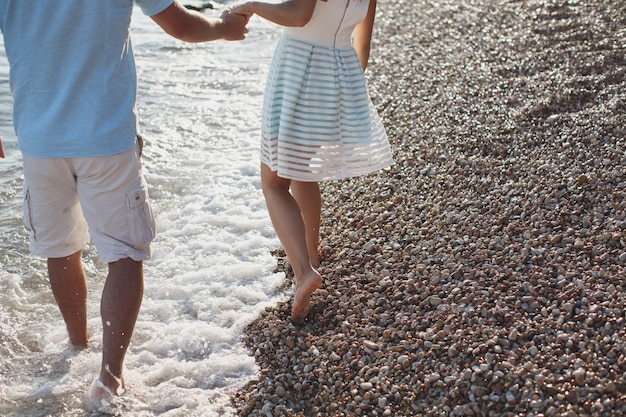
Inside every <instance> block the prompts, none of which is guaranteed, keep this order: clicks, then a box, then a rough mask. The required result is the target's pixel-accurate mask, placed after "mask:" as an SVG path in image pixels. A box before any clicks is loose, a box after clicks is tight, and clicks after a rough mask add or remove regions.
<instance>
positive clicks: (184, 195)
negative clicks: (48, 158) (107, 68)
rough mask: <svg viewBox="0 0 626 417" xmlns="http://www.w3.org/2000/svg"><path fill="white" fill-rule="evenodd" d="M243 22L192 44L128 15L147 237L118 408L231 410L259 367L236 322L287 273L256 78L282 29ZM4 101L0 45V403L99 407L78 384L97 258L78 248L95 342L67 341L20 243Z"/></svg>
mask: <svg viewBox="0 0 626 417" xmlns="http://www.w3.org/2000/svg"><path fill="white" fill-rule="evenodd" d="M206 13H207V14H209V15H212V14H215V15H217V12H215V11H207V12H206ZM249 28H250V34H249V35H248V39H247V40H246V41H244V42H226V41H217V42H212V43H207V44H193V45H192V44H185V43H183V42H180V41H176V40H174V39H172V38H170V37H168V36H167V35H165V34H164V33H162V32H161V31H160V29H159V28H158V27H157V26H156V25H155V24H154V23H153V22H152V21H151V20H150V19H148V18H146V17H145V16H143V15H142V14H141V12H140V11H138V10H135V13H134V15H133V25H132V39H133V48H134V51H135V55H136V61H137V66H138V75H139V101H138V111H139V115H140V130H141V132H142V134H143V135H144V136H145V139H146V147H145V149H144V164H145V168H146V177H147V181H148V184H149V186H150V195H151V197H152V199H153V204H154V208H155V211H156V213H157V222H158V236H157V238H156V240H155V242H154V244H153V259H152V260H150V261H147V262H146V263H145V277H146V283H145V296H144V301H143V305H142V309H141V312H140V316H139V320H138V322H137V326H136V330H135V333H134V335H133V340H132V344H131V346H130V348H129V352H128V355H127V358H126V363H125V369H126V373H125V378H126V383H127V385H128V388H129V391H128V393H127V394H126V395H125V396H124V397H123V399H122V404H121V405H120V406H118V407H117V408H116V409H115V411H114V412H113V411H112V413H113V414H115V415H125V416H205V417H206V416H228V415H234V410H232V409H231V408H230V407H229V405H228V393H229V392H230V391H232V390H234V389H237V388H238V387H240V386H241V385H242V384H245V383H246V382H247V381H248V380H249V379H250V378H252V377H253V376H254V375H255V374H256V373H257V371H258V369H257V368H256V365H255V363H254V360H253V358H252V357H251V356H250V355H248V353H247V351H246V349H245V347H244V346H243V344H242V343H241V341H240V338H241V335H242V333H243V329H244V327H245V326H246V325H247V324H248V323H250V322H251V321H252V320H253V319H254V318H255V317H257V316H258V314H259V312H260V311H262V310H263V309H264V308H265V307H266V306H268V305H274V304H276V302H277V301H279V300H281V299H282V297H284V295H283V294H282V293H281V291H280V286H281V285H282V283H283V281H284V275H283V274H278V273H274V272H273V271H274V268H275V265H276V262H275V260H274V258H273V257H272V255H271V254H270V250H271V249H273V248H276V247H277V246H278V245H279V242H278V239H277V238H276V236H275V233H274V231H273V228H272V227H271V223H270V221H269V217H268V216H267V212H266V209H265V203H264V200H263V196H262V193H261V190H260V183H259V169H258V164H259V162H258V137H259V128H260V111H261V100H262V93H263V85H264V81H265V75H266V70H267V67H268V65H269V58H270V55H271V52H272V49H273V46H274V43H275V40H276V38H277V36H278V33H279V29H278V28H277V27H275V26H273V25H271V24H269V23H267V22H264V21H262V20H260V19H252V21H251V22H250V25H249ZM0 42H1V41H0ZM0 49H1V48H0ZM10 105H11V102H10V94H9V90H8V64H7V62H6V58H5V57H4V55H2V56H1V57H0V136H1V137H2V138H3V142H4V144H5V150H6V151H7V158H6V159H4V160H0V236H1V237H2V239H1V241H0V415H2V416H89V415H93V416H96V415H100V414H98V413H90V412H87V411H85V408H84V395H85V392H86V391H87V389H88V388H89V386H90V384H91V383H92V381H93V379H94V378H95V376H96V374H97V372H98V369H99V366H100V343H101V334H100V333H101V326H102V325H101V323H100V316H99V298H100V293H101V290H102V286H103V284H104V278H105V275H106V266H105V265H103V264H102V263H100V262H99V261H98V259H97V254H96V253H95V250H94V248H93V247H92V246H89V247H88V248H87V250H86V251H85V268H86V270H87V273H88V275H89V277H90V278H89V284H90V288H89V329H90V332H91V334H92V341H91V346H90V347H89V348H88V349H87V350H84V351H81V352H74V351H72V350H71V349H70V348H69V347H68V343H67V335H66V331H65V327H64V324H63V321H62V319H61V316H60V313H59V311H58V308H57V306H56V304H55V302H54V299H53V297H52V294H51V292H50V290H49V285H48V281H47V276H46V272H45V260H43V259H39V258H35V257H33V256H31V255H30V254H29V253H28V236H27V234H26V232H25V230H24V228H23V226H22V211H21V198H22V189H21V184H22V177H21V175H22V174H21V156H20V154H19V152H18V151H17V144H16V142H15V136H14V134H13V130H12V126H11V117H10V116H11V112H10Z"/></svg>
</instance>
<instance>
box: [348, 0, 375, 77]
mask: <svg viewBox="0 0 626 417" xmlns="http://www.w3.org/2000/svg"><path fill="white" fill-rule="evenodd" d="M369 2H370V5H369V8H368V9H367V16H365V19H363V21H362V22H361V23H359V24H358V25H357V26H356V27H355V28H354V33H353V45H354V49H356V53H357V55H358V56H359V61H360V62H361V67H362V68H363V71H365V68H366V67H367V62H368V61H369V59H370V48H371V44H372V32H373V31H374V17H375V16H376V0H369Z"/></svg>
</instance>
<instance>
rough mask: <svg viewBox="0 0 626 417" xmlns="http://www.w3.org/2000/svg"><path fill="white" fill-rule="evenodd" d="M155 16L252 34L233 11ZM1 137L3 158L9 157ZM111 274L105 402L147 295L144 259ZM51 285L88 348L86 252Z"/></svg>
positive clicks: (224, 34)
mask: <svg viewBox="0 0 626 417" xmlns="http://www.w3.org/2000/svg"><path fill="white" fill-rule="evenodd" d="M152 19H153V20H154V21H155V22H156V23H157V24H158V25H159V26H160V27H161V28H162V29H163V30H164V31H165V32H166V33H168V34H170V35H171V36H173V37H175V38H177V39H180V40H182V41H186V42H207V41H213V40H217V39H224V40H229V41H234V40H241V39H244V38H245V34H246V33H247V32H248V30H247V28H246V27H245V25H246V24H247V18H246V17H245V16H242V15H238V14H233V13H230V12H228V11H226V12H224V13H222V14H221V16H220V17H219V18H214V19H209V18H206V17H204V16H203V15H202V14H200V13H198V12H195V11H191V10H187V9H186V8H185V7H183V6H182V5H181V4H180V3H178V2H174V3H173V4H172V5H170V6H169V7H167V8H166V9H165V10H163V11H162V12H161V13H158V14H156V15H154V16H152ZM4 156H5V155H4V150H3V149H2V141H1V139H0V157H2V158H4ZM108 270H109V272H108V275H107V278H106V282H105V285H104V289H103V292H102V298H101V303H100V312H101V316H102V326H103V341H102V344H103V348H102V365H101V370H100V375H99V378H98V380H99V382H100V384H96V385H94V388H92V392H91V393H90V395H91V398H92V400H93V401H94V402H95V403H96V404H97V405H99V403H100V401H101V400H103V399H104V400H109V399H110V397H111V395H118V394H120V393H121V391H122V390H123V388H124V379H123V375H122V371H123V364H124V357H125V355H126V351H127V349H128V345H129V343H130V339H131V336H132V333H133V330H134V327H135V323H136V321H137V317H138V314H139V309H140V306H141V300H142V297H143V263H142V262H141V261H135V260H133V259H130V258H124V259H120V260H118V261H116V262H111V263H109V264H108ZM48 273H49V277H50V286H51V288H52V292H53V294H54V297H55V300H56V301H57V303H58V305H59V309H60V310H61V315H62V316H63V319H64V321H65V323H66V326H67V331H68V336H69V339H70V342H71V343H72V345H74V346H76V347H77V348H84V347H86V346H87V344H88V342H89V333H88V331H87V282H86V275H85V272H84V269H83V263H82V252H81V251H78V252H76V253H73V254H71V255H70V256H66V257H62V258H49V259H48Z"/></svg>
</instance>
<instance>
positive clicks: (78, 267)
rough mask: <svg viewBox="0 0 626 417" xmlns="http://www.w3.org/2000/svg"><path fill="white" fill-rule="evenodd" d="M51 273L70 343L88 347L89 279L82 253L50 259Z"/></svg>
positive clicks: (53, 287) (52, 284) (53, 289)
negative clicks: (86, 275) (84, 267)
mask: <svg viewBox="0 0 626 417" xmlns="http://www.w3.org/2000/svg"><path fill="white" fill-rule="evenodd" d="M48 275H49V277H50V287H51V288H52V293H53V294H54V298H55V300H56V302H57V304H58V306H59V309H60V310H61V315H62V316H63V320H64V321H65V324H66V326H67V332H68V335H69V338H70V342H71V343H72V345H74V346H76V347H80V348H84V347H87V342H88V341H89V333H88V332H87V281H86V277H85V271H84V269H83V262H82V252H81V251H78V252H76V253H74V254H72V255H70V256H66V257H63V258H48Z"/></svg>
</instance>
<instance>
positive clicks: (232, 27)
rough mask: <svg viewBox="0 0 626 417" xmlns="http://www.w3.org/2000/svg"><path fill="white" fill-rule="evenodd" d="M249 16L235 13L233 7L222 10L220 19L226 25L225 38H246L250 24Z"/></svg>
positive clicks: (233, 39)
mask: <svg viewBox="0 0 626 417" xmlns="http://www.w3.org/2000/svg"><path fill="white" fill-rule="evenodd" d="M249 18H250V17H249V16H245V15H242V14H239V13H234V12H233V11H232V10H231V9H227V10H225V11H224V12H222V14H221V16H220V19H221V20H222V22H223V25H224V29H223V30H224V36H223V38H224V39H226V40H227V41H240V40H243V39H245V38H246V33H248V28H246V25H247V24H248V20H249Z"/></svg>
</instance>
